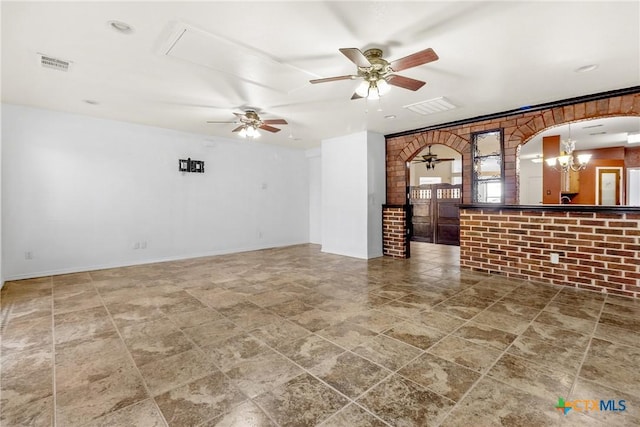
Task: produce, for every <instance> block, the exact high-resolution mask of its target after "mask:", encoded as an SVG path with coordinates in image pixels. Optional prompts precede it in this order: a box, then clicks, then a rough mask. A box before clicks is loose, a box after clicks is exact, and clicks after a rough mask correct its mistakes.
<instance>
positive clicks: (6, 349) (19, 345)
mask: <svg viewBox="0 0 640 427" xmlns="http://www.w3.org/2000/svg"><path fill="white" fill-rule="evenodd" d="M51 323H52V321H51V317H38V318H35V319H30V320H24V321H16V322H11V323H9V324H8V325H7V326H6V327H5V329H4V330H3V331H2V340H1V341H2V342H1V343H0V346H1V348H2V355H3V357H4V356H5V355H8V354H11V353H14V352H19V351H25V350H29V349H33V348H37V347H47V346H48V347H49V348H51V342H52V340H53V330H52V325H51Z"/></svg>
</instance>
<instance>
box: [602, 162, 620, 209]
mask: <svg viewBox="0 0 640 427" xmlns="http://www.w3.org/2000/svg"><path fill="white" fill-rule="evenodd" d="M597 171H598V204H599V205H610V206H611V205H620V204H621V202H620V186H621V185H620V183H621V176H622V168H598V169H597Z"/></svg>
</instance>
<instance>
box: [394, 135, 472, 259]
mask: <svg viewBox="0 0 640 427" xmlns="http://www.w3.org/2000/svg"><path fill="white" fill-rule="evenodd" d="M408 165H409V167H408V175H409V176H408V184H409V191H408V192H407V194H408V205H409V206H410V212H411V218H410V226H409V239H410V241H411V242H412V243H411V244H412V246H416V245H419V244H421V243H430V244H439V245H451V246H458V245H459V244H460V219H459V215H458V205H459V204H460V202H461V200H462V155H461V154H460V153H458V152H457V151H456V150H454V149H452V148H450V147H447V146H446V145H444V144H429V145H427V146H426V147H424V148H423V149H422V150H421V151H420V152H418V153H417V154H416V155H415V156H414V157H413V158H412V159H411V161H410V162H408ZM415 249H416V250H419V249H418V248H415Z"/></svg>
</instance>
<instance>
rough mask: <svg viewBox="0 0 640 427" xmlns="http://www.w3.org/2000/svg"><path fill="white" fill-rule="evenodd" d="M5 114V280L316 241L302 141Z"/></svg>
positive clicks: (39, 113)
mask: <svg viewBox="0 0 640 427" xmlns="http://www.w3.org/2000/svg"><path fill="white" fill-rule="evenodd" d="M2 123H3V127H2V141H3V147H2V149H3V151H4V153H3V159H2V160H3V167H2V228H3V230H4V234H3V236H2V243H3V268H4V276H5V278H7V279H9V278H22V277H35V276H39V275H47V274H53V273H61V272H71V271H82V270H90V269H95V268H101V267H109V266H121V265H129V264H136V263H144V262H150V261H156V260H168V259H179V258H189V257H195V256H204V255H209V254H220V253H229V252H237V251H245V250H252V249H258V248H265V247H274V246H282V245H290V244H298V243H306V242H308V241H309V181H308V166H307V161H306V159H305V152H304V151H303V150H292V149H286V148H282V147H276V146H273V145H267V144H260V143H257V142H255V141H246V140H239V139H224V138H211V137H207V136H204V135H194V134H187V133H182V132H177V131H172V130H167V129H160V128H153V127H148V126H141V125H133V124H129V123H123V122H116V121H110V120H101V119H95V118H90V117H85V116H78V115H71V114H66V113H61V112H52V111H45V110H38V109H32V108H26V107H18V106H11V105H5V106H3V110H2ZM212 141H213V142H212ZM187 157H191V158H192V159H197V160H204V161H205V173H204V174H196V173H180V172H178V159H180V158H187ZM135 242H147V247H146V249H133V246H134V244H135ZM25 252H31V254H32V257H33V259H31V260H27V259H25Z"/></svg>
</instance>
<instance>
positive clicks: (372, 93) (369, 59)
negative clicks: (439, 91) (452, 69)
mask: <svg viewBox="0 0 640 427" xmlns="http://www.w3.org/2000/svg"><path fill="white" fill-rule="evenodd" d="M340 52H342V54H343V55H344V56H346V57H347V58H348V59H349V60H350V61H351V62H353V63H354V64H355V65H356V66H357V72H356V74H349V75H345V76H336V77H327V78H323V79H314V80H310V82H311V83H312V84H316V83H327V82H334V81H338V80H355V79H362V82H361V83H360V84H359V85H358V87H357V88H356V91H355V93H354V94H353V96H352V97H351V99H361V98H366V99H369V100H372V99H378V98H379V97H381V96H384V95H385V94H387V93H388V92H389V90H390V88H391V86H398V87H401V88H403V89H408V90H412V91H417V90H418V89H420V88H421V87H422V86H424V85H425V84H426V82H423V81H421V80H416V79H412V78H409V77H404V76H400V75H397V74H395V73H396V72H398V71H402V70H406V69H409V68H413V67H417V66H419V65H423V64H427V63H429V62H433V61H436V60H437V59H438V55H437V54H436V53H435V52H434V51H433V49H431V48H429V49H425V50H422V51H420V52H416V53H414V54H412V55H409V56H406V57H404V58H401V59H397V60H395V61H392V62H389V61H387V60H386V59H384V58H383V57H382V50H380V49H367V50H365V51H364V52H361V51H360V49H357V48H341V49H340Z"/></svg>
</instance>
